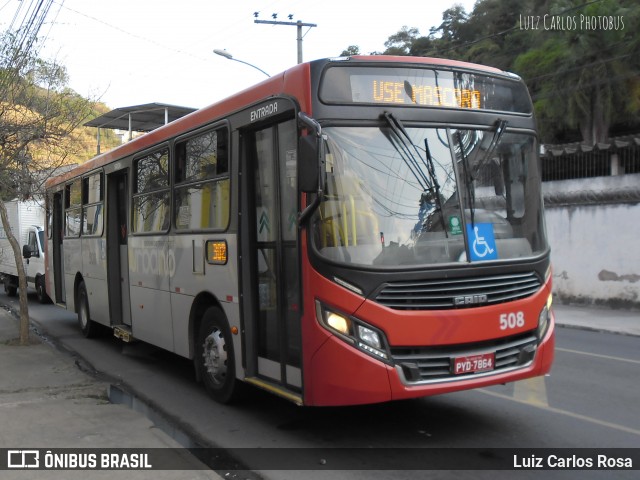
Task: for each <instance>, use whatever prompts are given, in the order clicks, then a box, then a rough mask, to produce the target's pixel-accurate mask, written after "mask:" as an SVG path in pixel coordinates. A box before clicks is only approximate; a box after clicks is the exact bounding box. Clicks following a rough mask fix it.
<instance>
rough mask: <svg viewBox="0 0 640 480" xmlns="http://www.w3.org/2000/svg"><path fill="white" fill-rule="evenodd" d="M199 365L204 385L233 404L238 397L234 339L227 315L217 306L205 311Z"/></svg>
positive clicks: (199, 349)
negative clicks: (225, 316)
mask: <svg viewBox="0 0 640 480" xmlns="http://www.w3.org/2000/svg"><path fill="white" fill-rule="evenodd" d="M195 354H196V355H195V362H196V368H197V370H198V373H199V377H200V378H201V379H202V382H203V383H204V387H205V389H206V390H207V392H208V393H209V395H211V397H213V398H214V399H215V400H216V401H218V402H220V403H230V402H232V401H233V400H235V399H236V398H237V395H238V387H239V385H238V383H239V382H238V380H237V379H236V369H235V357H234V355H233V339H232V338H231V330H230V329H229V324H228V323H227V321H226V319H225V318H224V314H223V313H222V311H221V310H220V309H219V308H217V307H210V308H208V309H207V311H206V312H205V313H204V315H203V317H202V322H201V323H200V329H199V332H198V337H197V344H196V352H195Z"/></svg>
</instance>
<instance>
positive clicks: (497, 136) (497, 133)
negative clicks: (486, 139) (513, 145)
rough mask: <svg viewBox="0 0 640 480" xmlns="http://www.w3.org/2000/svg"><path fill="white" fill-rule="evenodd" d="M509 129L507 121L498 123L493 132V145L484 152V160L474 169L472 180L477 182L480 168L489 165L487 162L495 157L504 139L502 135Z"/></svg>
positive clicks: (490, 144)
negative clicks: (476, 178)
mask: <svg viewBox="0 0 640 480" xmlns="http://www.w3.org/2000/svg"><path fill="white" fill-rule="evenodd" d="M506 129H507V121H506V120H498V121H497V122H496V126H495V130H494V132H493V138H491V143H489V147H487V149H486V150H485V152H484V155H483V156H482V160H480V161H479V162H478V163H477V164H476V166H475V167H474V169H473V174H472V180H475V177H476V174H477V173H478V171H479V170H480V168H481V167H482V166H483V165H484V164H485V163H487V161H488V160H489V159H490V158H491V157H492V156H493V152H494V151H495V149H496V147H497V146H498V144H499V143H500V140H501V139H502V135H503V134H504V131H505V130H506Z"/></svg>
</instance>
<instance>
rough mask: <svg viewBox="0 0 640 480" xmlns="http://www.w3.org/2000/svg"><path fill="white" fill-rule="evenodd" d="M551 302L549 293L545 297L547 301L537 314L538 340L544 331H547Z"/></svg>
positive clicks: (542, 336) (541, 337) (551, 297)
mask: <svg viewBox="0 0 640 480" xmlns="http://www.w3.org/2000/svg"><path fill="white" fill-rule="evenodd" d="M552 303H553V296H552V295H551V294H549V297H548V298H547V303H546V304H545V306H544V307H543V308H542V310H541V311H540V315H539V316H538V330H537V332H536V333H537V335H538V340H542V339H543V338H544V335H545V333H547V328H548V327H549V322H550V320H551V304H552Z"/></svg>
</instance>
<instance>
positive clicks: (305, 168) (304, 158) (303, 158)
mask: <svg viewBox="0 0 640 480" xmlns="http://www.w3.org/2000/svg"><path fill="white" fill-rule="evenodd" d="M298 155H299V158H298V185H299V186H300V190H301V191H303V192H307V193H315V192H317V191H318V180H319V179H318V139H317V138H316V137H315V136H314V135H307V136H305V137H300V140H299V141H298Z"/></svg>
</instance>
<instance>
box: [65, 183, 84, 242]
mask: <svg viewBox="0 0 640 480" xmlns="http://www.w3.org/2000/svg"><path fill="white" fill-rule="evenodd" d="M65 207H66V209H65V231H64V235H65V237H78V236H79V235H80V225H81V224H80V221H81V220H80V217H81V214H82V183H81V181H80V180H76V181H75V182H73V183H70V184H69V185H67V186H66V187H65Z"/></svg>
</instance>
